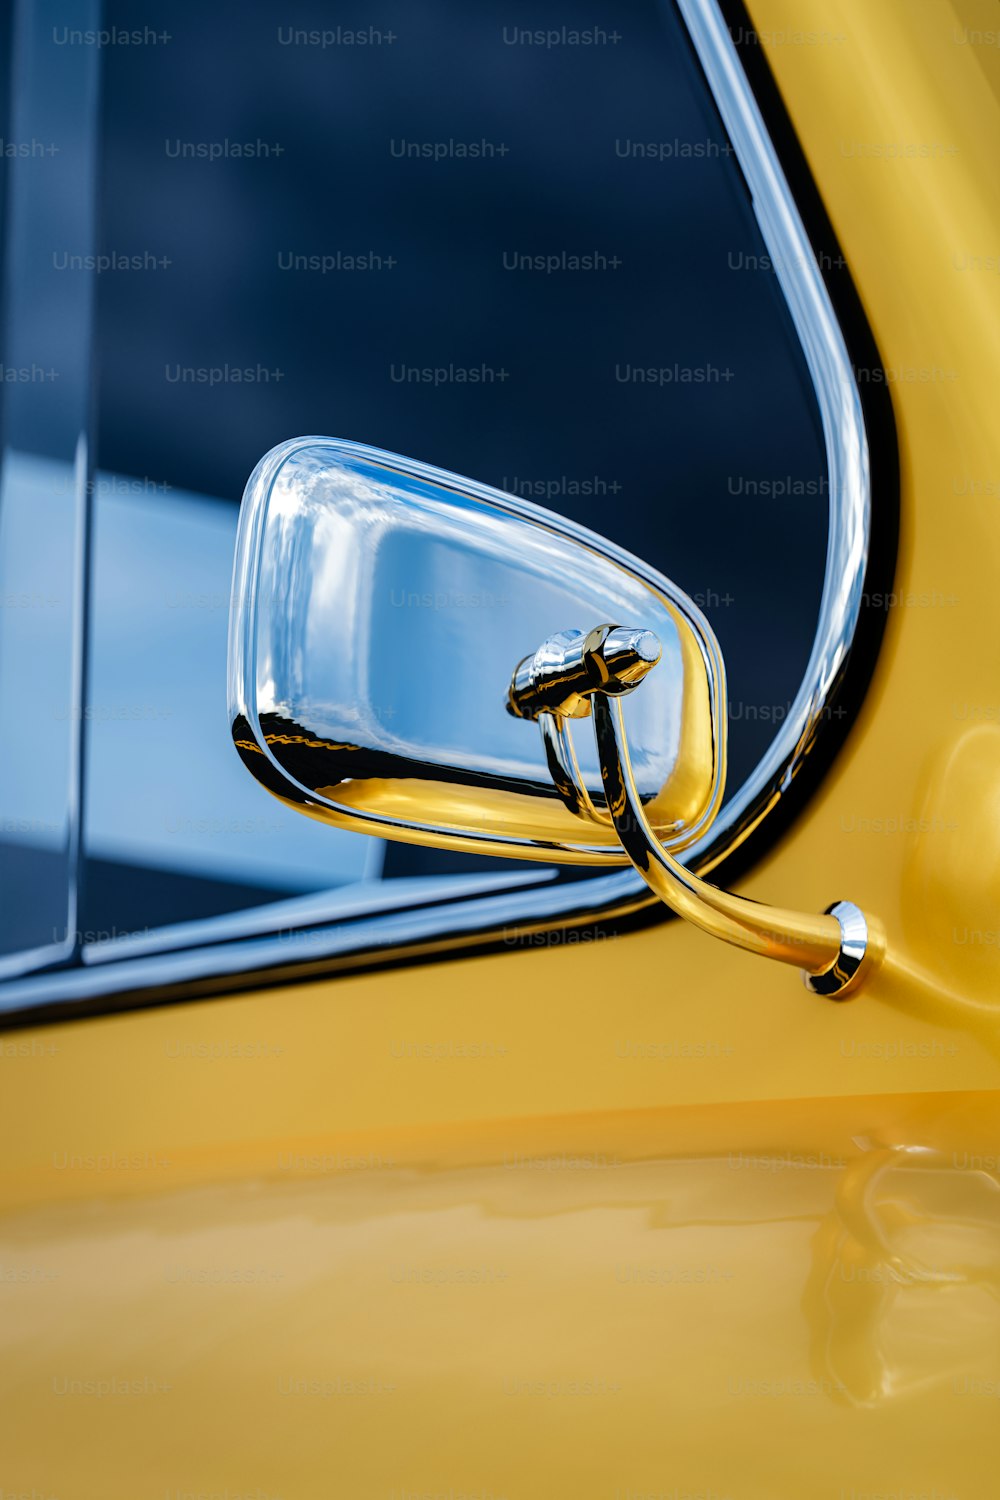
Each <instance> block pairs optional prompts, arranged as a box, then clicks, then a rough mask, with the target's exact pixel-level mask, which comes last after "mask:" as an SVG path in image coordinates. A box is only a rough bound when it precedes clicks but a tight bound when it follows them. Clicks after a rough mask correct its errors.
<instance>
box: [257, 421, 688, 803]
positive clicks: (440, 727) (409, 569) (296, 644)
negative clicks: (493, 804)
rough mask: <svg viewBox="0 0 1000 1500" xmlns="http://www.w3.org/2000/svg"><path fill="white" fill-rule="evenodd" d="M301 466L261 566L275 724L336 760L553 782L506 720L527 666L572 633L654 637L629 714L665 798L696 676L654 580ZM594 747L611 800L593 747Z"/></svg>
mask: <svg viewBox="0 0 1000 1500" xmlns="http://www.w3.org/2000/svg"><path fill="white" fill-rule="evenodd" d="M301 458H302V462H301V483H300V480H299V471H300V463H299V458H298V457H296V458H295V459H292V460H290V461H289V463H288V464H287V465H286V466H285V468H284V469H283V470H282V471H281V473H280V475H279V478H278V480H277V482H276V484H275V486H274V494H273V499H272V502H271V504H270V505H269V507H268V518H267V523H266V530H265V537H264V544H263V546H262V549H261V564H260V575H259V579H258V582H257V593H258V597H259V611H258V615H257V620H256V648H257V699H258V711H259V712H278V713H281V714H283V715H285V716H287V717H288V718H290V719H293V720H295V721H296V722H298V723H300V724H302V725H303V726H304V727H307V728H308V729H310V730H311V731H314V732H316V733H319V734H322V735H323V737H324V738H327V739H330V740H331V741H334V742H340V741H348V742H351V743H360V744H363V745H364V746H366V747H367V748H372V749H378V750H383V751H389V752H392V753H395V754H397V755H399V756H401V757H405V758H409V759H420V760H430V761H433V762H436V763H438V764H442V765H450V766H457V767H461V768H464V769H466V770H483V771H488V772H490V771H492V772H494V773H495V772H500V773H502V774H505V775H508V776H511V777H524V778H528V779H531V780H534V781H537V780H539V779H541V780H545V779H547V776H548V772H547V769H546V766H545V759H544V754H543V752H542V749H541V744H540V738H539V736H538V734H537V731H536V730H535V729H534V727H533V726H530V725H527V724H525V723H523V722H521V721H519V720H516V719H514V718H512V717H511V715H509V714H508V713H507V711H506V707H505V700H506V692H507V688H508V685H509V682H510V677H511V673H512V671H513V669H514V667H515V665H516V664H517V662H518V661H519V660H520V659H521V658H522V657H524V656H526V655H528V654H529V653H531V652H532V651H534V650H535V648H536V647H537V646H538V645H540V644H541V642H542V641H543V640H544V639H545V638H546V637H547V636H549V635H551V634H552V633H553V632H554V631H556V630H562V629H565V628H567V627H570V626H577V627H579V628H582V629H590V628H591V627H592V626H593V625H596V624H600V623H603V622H606V621H607V622H611V623H625V624H633V623H637V624H642V625H644V626H646V627H648V628H651V629H653V630H655V631H656V633H657V635H658V636H659V637H660V640H661V642H662V644H663V648H664V654H663V660H662V662H661V663H660V664H659V666H658V667H657V668H656V670H655V672H654V673H653V674H652V675H651V676H650V677H649V678H648V679H647V680H646V682H645V683H644V685H643V690H642V692H641V693H639V694H635V695H633V697H632V698H631V700H630V703H629V709H630V714H629V727H630V731H631V732H632V734H633V735H634V737H635V764H636V769H637V772H638V774H639V775H640V777H641V778H642V781H643V786H644V789H645V790H648V791H651V792H652V791H656V790H658V789H659V787H660V786H661V785H662V783H663V781H664V780H665V779H666V777H667V775H668V774H669V771H670V769H671V766H672V765H673V761H674V757H675V753H676V745H677V736H678V731H679V702H680V672H681V658H680V649H679V644H678V641H677V637H676V631H675V629H674V626H673V622H672V620H671V618H670V616H669V614H668V612H667V611H666V609H665V607H664V606H663V604H662V603H661V601H660V600H659V599H658V598H657V597H656V595H655V594H653V593H652V592H651V591H650V590H649V589H648V588H647V587H646V586H645V585H644V584H643V583H642V582H641V581H640V580H638V579H636V578H633V577H631V576H630V575H629V574H627V573H626V572H625V571H624V570H623V569H622V568H620V567H618V566H617V565H616V564H614V563H612V562H609V561H608V560H607V559H605V558H602V557H599V556H598V555H597V554H596V553H595V552H593V551H589V550H587V549H586V548H585V547H583V546H581V545H580V543H579V542H577V541H575V540H571V539H568V538H566V537H564V536H561V535H559V534H557V533H555V532H553V531H549V530H547V529H545V528H544V527H543V526H540V525H538V524H535V523H534V521H530V520H527V519H525V518H523V517H521V516H517V515H511V514H501V513H500V512H498V511H497V510H496V509H495V508H493V507H492V506H491V504H490V502H489V500H488V499H486V498H485V497H484V496H483V495H482V494H481V493H468V492H467V493H464V494H461V493H458V492H456V491H453V490H451V489H448V488H445V487H444V486H443V485H437V484H435V483H433V482H432V481H431V480H430V479H428V478H426V477H423V476H420V475H416V476H415V475H400V474H398V473H397V472H395V471H392V470H389V469H387V468H385V467H380V466H379V465H377V464H375V463H372V462H367V463H366V462H364V461H363V460H362V459H360V458H359V457H358V456H357V455H356V454H351V455H349V456H348V457H347V458H346V460H341V459H340V458H337V455H336V453H335V450H334V449H333V448H332V447H325V448H323V449H320V448H319V447H313V448H311V449H310V450H307V451H305V452H303V453H302V455H301ZM335 459H336V461H334V460H335ZM321 464H322V467H321V466H320V465H321ZM579 738H580V746H579V754H580V758H581V762H582V765H583V768H584V771H585V773H586V774H587V775H588V778H589V779H590V780H591V781H592V783H593V785H594V786H595V787H599V785H600V776H599V772H598V769H597V763H596V756H595V754H594V751H593V748H592V745H591V739H590V737H589V736H586V735H581V736H580V737H579Z"/></svg>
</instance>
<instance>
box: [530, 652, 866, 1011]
mask: <svg viewBox="0 0 1000 1500" xmlns="http://www.w3.org/2000/svg"><path fill="white" fill-rule="evenodd" d="M660 657H661V649H660V643H659V641H658V640H657V638H656V636H655V634H654V633H653V632H652V631H650V630H643V629H629V628H623V627H621V626H613V625H601V626H598V627H597V628H596V629H594V630H591V631H590V632H589V633H588V634H586V635H585V634H584V633H583V631H581V630H566V631H562V632H560V633H559V634H557V635H553V636H550V637H549V638H548V640H546V641H545V642H543V644H542V645H541V646H540V647H539V648H538V650H537V651H536V652H535V653H534V655H533V656H530V657H526V658H525V659H524V660H523V661H521V662H520V663H519V664H518V666H517V667H516V668H515V670H514V675H513V678H512V680H511V685H510V691H509V694H508V700H507V707H508V711H509V712H510V713H512V714H514V715H515V716H516V717H518V718H523V719H533V720H535V721H536V722H537V723H538V724H539V726H540V729H541V733H542V740H543V743H544V745H545V750H546V756H547V759H548V763H549V769H550V772H551V774H552V779H553V783H554V785H555V787H556V789H557V791H558V792H559V794H560V796H561V797H562V799H563V801H564V803H565V804H566V806H567V807H568V808H569V809H570V810H571V811H572V812H574V813H576V815H577V816H578V817H581V818H584V819H587V820H589V821H591V822H602V823H605V824H606V823H608V822H610V823H611V824H613V825H614V829H615V832H616V834H617V835H618V838H619V840H620V842H621V845H622V848H623V849H624V851H625V853H626V854H627V855H628V857H629V859H630V861H631V862H632V864H633V866H634V867H635V869H636V870H637V871H638V872H639V874H640V875H641V876H642V878H643V880H645V882H646V884H647V885H648V886H649V888H650V890H652V891H653V892H654V893H655V894H656V895H657V896H658V897H659V899H660V900H661V901H663V902H664V903H665V904H666V905H667V906H669V907H670V909H671V910H672V911H674V912H676V913H677V915H678V916H680V917H683V918H684V919H685V920H686V921H689V922H692V923H693V924H694V925H695V926H696V927H700V928H701V929H702V931H703V932H707V933H709V934H710V935H711V936H712V937H716V938H720V939H721V940H722V941H723V942H727V943H732V944H734V945H735V946H736V947H738V948H743V949H745V950H746V951H747V952H749V953H759V954H761V955H762V956H763V957H765V958H772V959H776V960H777V961H778V962H779V963H786V964H793V965H795V967H796V968H799V969H800V970H801V971H802V975H803V979H804V981H805V984H806V987H807V989H809V990H811V991H812V993H813V994H817V995H823V996H825V997H826V998H828V999H831V1000H844V999H847V998H848V997H849V996H850V995H852V994H854V993H856V992H857V990H858V988H859V987H860V985H861V984H862V982H863V980H864V978H865V976H866V975H867V974H868V973H870V972H871V970H872V969H873V968H874V967H876V966H877V965H878V964H879V963H880V962H881V960H882V958H883V956H884V953H885V938H884V934H883V931H882V927H881V924H880V923H878V922H877V921H875V920H874V919H872V918H870V917H868V916H866V915H865V913H864V912H862V911H861V909H860V908H859V907H858V906H856V905H855V904H854V903H853V902H851V901H838V902H836V903H835V904H834V905H833V906H830V907H828V908H827V910H826V911H825V912H824V913H823V914H822V915H821V916H810V915H803V914H802V913H799V912H794V911H790V910H787V909H785V908H782V907H774V906H766V905H764V904H762V903H760V902H757V901H750V900H748V899H746V898H745V897H742V896H734V895H732V894H730V893H729V892H727V891H722V890H719V889H718V887H716V886H713V885H710V884H709V883H708V882H707V881H705V880H701V879H699V877H698V876H697V875H695V874H693V873H692V872H691V871H690V870H688V869H686V868H685V866H684V865H682V864H681V863H680V862H679V861H678V860H676V859H674V858H673V857H672V856H671V855H670V854H669V853H668V851H667V850H666V849H665V848H664V847H663V844H662V843H661V841H660V839H659V838H658V837H657V835H656V833H655V832H654V830H653V828H652V827H651V826H650V823H649V820H648V818H647V816H646V813H645V811H644V809H643V800H642V797H641V795H640V792H639V789H638V787H637V786H636V781H635V776H634V774H633V770H632V762H631V756H630V752H629V743H628V735H627V733H626V729H625V720H624V717H623V714H622V707H621V699H622V697H623V696H624V695H625V694H627V693H630V692H633V691H634V690H635V689H636V688H637V687H638V686H639V684H640V683H641V682H642V681H643V679H644V678H645V677H646V675H647V674H648V673H649V672H650V671H651V670H652V669H653V667H654V666H655V665H656V664H657V662H658V661H659V660H660ZM587 717H592V718H593V720H594V732H595V737H596V741H597V752H598V759H599V762H600V768H601V777H602V780H603V783H604V794H605V801H606V804H607V811H606V812H603V811H599V810H598V809H597V808H595V806H594V803H593V801H592V799H591V797H590V794H589V792H588V790H587V787H586V784H585V782H584V780H583V777H582V776H581V775H580V770H579V763H578V761H577V757H576V751H575V748H574V745H573V740H572V734H571V727H570V721H571V720H572V719H580V718H587Z"/></svg>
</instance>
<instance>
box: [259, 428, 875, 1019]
mask: <svg viewBox="0 0 1000 1500" xmlns="http://www.w3.org/2000/svg"><path fill="white" fill-rule="evenodd" d="M725 703H726V698H725V672H724V668H723V663H722V656H721V653H720V651H719V647H718V644H717V642H716V640H715V637H714V635H713V634H712V631H711V629H710V627H709V625H708V623H707V621H706V620H705V619H704V617H703V616H702V614H701V612H700V611H699V610H698V609H697V608H696V606H695V605H694V603H693V602H692V601H691V600H690V599H689V598H688V597H687V596H686V595H685V594H684V593H683V592H682V591H681V590H680V589H678V588H677V587H676V586H675V585H674V584H672V583H670V582H669V581H668V580H667V579H666V578H664V577H663V576H662V575H661V574H658V573H655V572H653V571H652V570H651V569H649V568H647V567H646V566H645V564H643V563H642V562H640V561H639V560H638V559H637V558H634V557H632V556H630V555H629V554H628V553H627V552H624V551H622V550H621V549H620V548H617V547H615V546H613V545H612V544H611V543H610V542H607V541H604V540H603V539H602V538H601V537H599V536H596V535H595V534H594V533H593V532H590V531H586V530H584V529H583V528H582V527H579V526H576V525H574V524H573V523H572V522H570V521H568V520H565V519H564V518H563V517H561V516H557V515H554V514H553V513H551V512H549V511H546V510H543V509H541V508H540V507H539V506H535V505H531V504H528V503H527V502H525V501H522V500H519V499H515V498H514V497H513V496H510V495H506V494H503V493H502V492H500V491H499V490H493V489H489V488H488V487H487V486H485V485H481V484H476V483H475V482H474V481H472V480H469V479H462V478H459V477H458V476H457V475H454V474H449V473H446V472H445V471H443V470H441V469H434V468H431V467H429V466H428V465H426V464H419V463H415V462H413V461H412V460H410V459H405V458H400V457H398V456H396V455H394V454H391V453H381V452H379V451H377V450H376V449H372V448H365V447H362V446H361V445H359V444H356V443H345V442H339V441H336V440H334V439H332V438H319V437H307V438H299V439H296V440H294V441H292V442H289V443H283V444H282V445H281V446H280V447H278V448H275V449H273V450H272V451H271V452H270V453H269V454H267V455H266V456H265V457H264V458H263V459H262V460H261V462H260V463H259V464H258V466H257V468H256V469H255V470H254V473H253V474H252V476H251V478H250V482H249V484H248V485H247V489H246V493H245V495H244V500H243V509H242V511H241V514H240V525H239V534H238V540H237V553H236V564H235V571H234V579H233V607H232V614H231V619H230V639H229V718H230V725H231V729H232V734H233V739H234V741H235V743H236V748H237V750H238V751H239V753H240V755H241V757H242V759H243V762H244V764H245V765H246V766H247V768H248V769H249V770H250V771H251V772H252V773H253V775H254V776H256V777H257V779H258V781H260V782H261V783H262V784H263V785H264V786H265V787H266V788H267V790H268V791H270V792H272V793H273V794H274V795H275V796H276V797H279V798H280V799H281V800H282V801H283V802H285V803H287V804H288V805H290V806H293V807H296V808H297V809H299V810H300V811H301V812H304V813H307V814H309V815H310V816H311V817H314V818H320V819H323V820H325V821H327V822H330V823H334V824H337V825H339V826H340V827H344V828H353V829H357V830H360V831H362V832H366V833H372V834H378V835H380V836H382V837H383V838H391V839H401V840H404V841H406V842H410V843H418V844H436V845H439V846H442V847H444V848H448V849H461V850H478V851H479V852H480V853H483V854H502V855H509V856H520V857H521V858H529V859H544V860H546V861H548V862H552V861H562V862H568V863H576V864H592V865H621V864H625V863H631V864H632V865H633V866H634V867H635V869H636V870H638V871H639V873H640V875H641V876H642V878H643V879H644V880H645V882H646V884H647V885H648V886H649V887H650V889H651V890H652V891H653V892H654V893H655V894H656V895H657V896H658V897H659V898H660V899H661V900H662V901H663V902H664V903H665V904H666V905H667V906H669V907H670V908H671V909H672V910H673V911H675V912H676V913H677V914H678V915H680V916H682V917H684V918H686V919H687V920H688V921H690V922H692V923H694V924H695V925H696V926H699V927H701V928H702V929H703V930H704V931H706V932H708V933H710V934H712V935H713V936H714V937H718V938H721V939H722V940H723V941H725V942H728V943H732V944H734V945H736V946H738V947H741V948H744V949H747V950H748V951H750V952H753V953H758V954H762V955H763V956H765V957H768V958H772V959H776V960H778V961H779V962H782V963H787V964H794V965H796V967H798V968H800V969H801V970H802V971H803V974H804V977H805V979H806V983H807V986H808V987H809V988H810V989H811V990H813V991H814V992H815V993H817V994H821V995H825V996H828V997H830V998H834V999H842V998H844V997H845V996H846V995H848V994H850V993H853V992H855V991H856V990H857V989H858V987H859V986H860V984H861V982H862V980H863V978H864V976H865V974H866V973H868V972H869V971H870V970H871V969H872V968H873V967H874V966H876V965H877V964H878V963H879V962H881V959H882V956H883V954H884V948H885V942H884V936H883V934H882V930H881V926H880V924H879V923H878V922H876V921H874V920H872V919H869V918H868V917H867V916H866V915H865V913H864V912H862V911H861V910H860V909H859V908H858V907H857V906H855V905H854V903H853V902H850V901H838V902H835V903H834V904H833V905H832V906H830V907H828V908H827V910H826V911H825V912H824V913H822V915H819V916H812V915H802V914H800V913H798V912H794V911H789V910H785V909H782V908H778V907H770V906H764V905H761V904H758V903H757V902H753V901H748V900H746V899H745V898H742V897H739V896H736V895H730V894H729V893H727V892H726V891H722V890H719V889H718V888H717V887H715V886H712V885H709V884H708V883H707V882H706V881H704V880H702V879H700V878H699V877H698V876H697V875H696V874H694V873H693V872H692V871H690V870H688V869H687V868H686V867H685V866H684V865H683V864H682V863H679V862H678V859H677V855H678V853H680V852H681V851H682V850H683V849H684V848H686V847H687V846H688V845H690V844H692V843H694V842H695V840H697V839H698V838H700V837H701V835H703V834H704V833H705V832H706V831H707V829H708V828H709V827H710V825H711V823H712V820H713V818H714V817H715V815H716V813H717V812H718V809H719V805H720V802H721V799H722V793H723V789H724V785H725V770H726V711H725ZM580 719H590V720H592V726H593V731H594V732H593V734H592V735H590V734H588V735H586V736H582V737H581V739H580V742H579V743H577V742H576V741H575V740H574V738H573V735H572V725H573V723H574V722H575V721H577V720H580ZM533 723H534V725H535V726H537V727H536V728H534V731H533Z"/></svg>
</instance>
